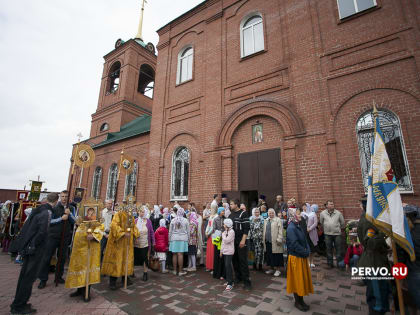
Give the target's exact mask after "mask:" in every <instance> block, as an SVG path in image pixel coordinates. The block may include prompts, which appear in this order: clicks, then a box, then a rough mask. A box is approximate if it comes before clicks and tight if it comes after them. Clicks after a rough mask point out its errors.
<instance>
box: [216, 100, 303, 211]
mask: <svg viewBox="0 0 420 315" xmlns="http://www.w3.org/2000/svg"><path fill="white" fill-rule="evenodd" d="M303 133H304V129H303V124H302V122H301V120H300V119H299V117H298V116H297V114H296V113H294V112H293V111H292V110H291V109H290V107H287V106H284V105H282V104H278V103H276V102H273V101H269V100H261V99H260V100H258V99H257V100H254V101H253V102H250V103H248V104H245V105H244V106H242V107H240V108H239V109H238V110H236V111H235V112H233V113H232V114H231V115H230V116H229V117H228V118H227V120H226V121H225V123H224V125H223V127H222V129H221V131H220V133H219V137H218V142H219V147H220V151H221V155H222V173H221V183H222V192H224V193H225V194H226V195H227V196H228V198H229V199H239V200H240V201H241V202H243V203H245V204H246V205H247V208H248V209H251V208H252V207H253V206H254V205H255V204H256V203H257V202H258V197H259V195H265V197H266V201H267V204H268V206H269V207H272V206H273V205H274V201H275V198H276V195H278V194H283V175H284V173H285V171H287V175H288V176H296V174H295V172H296V166H295V165H293V164H295V159H294V156H295V153H294V150H295V144H293V143H295V141H296V140H295V138H296V137H295V136H296V135H299V134H303ZM292 142H293V143H292ZM283 148H284V149H285V150H286V151H285V152H286V153H284V152H283V151H282V150H283ZM283 155H285V156H286V157H287V158H286V161H285V163H283V166H282V161H281V160H282V156H283ZM282 167H283V170H282ZM286 168H287V169H286ZM230 178H231V182H230V183H229V179H230ZM227 183H229V185H228V184H227ZM285 185H286V182H285ZM292 186H293V187H292ZM287 187H288V189H287V193H289V194H293V195H296V192H297V186H296V184H293V183H292V184H290V185H288V186H287Z"/></svg>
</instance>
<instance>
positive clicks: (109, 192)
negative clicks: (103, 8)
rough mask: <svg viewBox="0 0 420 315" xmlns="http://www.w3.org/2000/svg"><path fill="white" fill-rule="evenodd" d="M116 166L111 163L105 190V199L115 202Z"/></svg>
mask: <svg viewBox="0 0 420 315" xmlns="http://www.w3.org/2000/svg"><path fill="white" fill-rule="evenodd" d="M117 176H118V166H117V163H113V164H112V165H111V167H110V168H109V172H108V187H107V188H106V199H112V200H115V191H116V189H117Z"/></svg>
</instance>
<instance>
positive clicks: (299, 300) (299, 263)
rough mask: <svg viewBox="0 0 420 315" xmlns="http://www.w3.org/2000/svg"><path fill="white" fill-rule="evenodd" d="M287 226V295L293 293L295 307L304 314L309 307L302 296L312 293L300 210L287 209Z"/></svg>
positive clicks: (306, 242)
mask: <svg viewBox="0 0 420 315" xmlns="http://www.w3.org/2000/svg"><path fill="white" fill-rule="evenodd" d="M289 220H290V222H289V226H288V227H287V237H286V242H287V250H288V253H289V255H288V261H287V287H286V291H287V293H288V294H290V293H293V295H294V297H295V307H296V308H297V309H298V310H300V311H302V312H306V311H308V310H309V306H308V305H307V304H305V302H304V301H303V296H305V295H308V294H309V293H314V287H313V285H312V277H311V270H310V269H309V263H308V256H309V254H310V248H309V244H308V241H307V238H306V234H305V231H304V230H303V229H302V227H301V225H300V224H299V222H300V221H301V220H302V217H301V214H300V210H299V209H295V208H289Z"/></svg>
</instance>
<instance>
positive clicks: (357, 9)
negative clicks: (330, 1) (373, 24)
mask: <svg viewBox="0 0 420 315" xmlns="http://www.w3.org/2000/svg"><path fill="white" fill-rule="evenodd" d="M348 1H350V0H348ZM353 4H354V9H355V11H356V12H354V13H353V14H351V15H347V16H345V17H341V11H340V2H339V1H338V0H337V8H338V16H339V17H340V20H342V19H345V18H348V17H350V16H352V15H355V14H357V13H360V12H363V11H366V10H368V9H370V8H374V7H376V6H377V5H378V3H377V2H376V0H373V6H371V7H370V8H368V9H365V10H363V11H359V7H358V6H357V0H353Z"/></svg>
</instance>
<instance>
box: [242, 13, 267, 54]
mask: <svg viewBox="0 0 420 315" xmlns="http://www.w3.org/2000/svg"><path fill="white" fill-rule="evenodd" d="M256 16H258V17H260V18H261V21H259V22H254V23H253V24H250V25H248V26H246V27H244V25H245V23H246V22H248V21H249V20H250V19H251V18H253V17H256ZM258 24H261V25H262V36H263V48H262V49H261V50H258V51H255V37H254V34H255V26H256V25H258ZM251 27H252V45H253V47H254V49H253V52H252V53H250V54H248V55H245V42H244V31H245V30H246V29H248V28H251ZM239 33H240V38H241V58H243V57H247V56H251V55H253V54H255V53H257V52H260V51H263V50H265V36H264V18H263V16H262V14H261V13H259V12H254V13H251V14H248V15H247V16H246V17H245V18H243V19H242V22H241V26H240V30H239Z"/></svg>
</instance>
